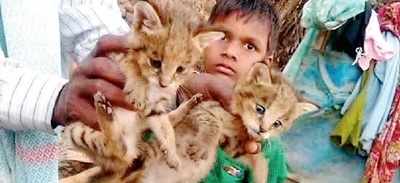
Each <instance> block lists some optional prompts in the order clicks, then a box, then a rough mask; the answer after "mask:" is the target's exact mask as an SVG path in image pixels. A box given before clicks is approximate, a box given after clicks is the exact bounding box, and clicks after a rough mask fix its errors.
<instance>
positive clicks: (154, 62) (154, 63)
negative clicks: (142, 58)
mask: <svg viewBox="0 0 400 183" xmlns="http://www.w3.org/2000/svg"><path fill="white" fill-rule="evenodd" d="M161 64H162V63H161V60H156V59H150V65H151V66H152V67H154V68H156V69H160V68H161Z"/></svg>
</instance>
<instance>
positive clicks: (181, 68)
mask: <svg viewBox="0 0 400 183" xmlns="http://www.w3.org/2000/svg"><path fill="white" fill-rule="evenodd" d="M184 70H185V68H184V67H182V66H179V67H178V68H176V72H177V73H182V72H183V71H184Z"/></svg>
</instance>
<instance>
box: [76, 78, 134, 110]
mask: <svg viewBox="0 0 400 183" xmlns="http://www.w3.org/2000/svg"><path fill="white" fill-rule="evenodd" d="M77 85H78V87H79V88H80V89H79V91H81V95H84V96H86V97H90V98H92V97H93V95H94V94H95V93H96V92H98V91H100V92H101V93H102V94H104V96H105V97H106V98H107V100H109V101H110V102H111V104H113V105H117V106H120V107H124V108H127V109H131V105H130V104H129V103H127V102H126V100H125V94H124V93H123V91H122V90H121V89H120V88H119V87H117V86H115V85H113V84H111V83H108V82H106V81H104V80H101V79H83V80H81V81H80V82H79V83H78V84H77Z"/></svg>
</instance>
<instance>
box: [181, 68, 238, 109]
mask: <svg viewBox="0 0 400 183" xmlns="http://www.w3.org/2000/svg"><path fill="white" fill-rule="evenodd" d="M233 86H234V82H233V81H231V80H228V79H225V78H221V77H218V76H215V75H212V74H208V73H200V74H193V75H192V76H190V78H189V79H187V80H186V82H185V83H184V84H183V85H182V86H181V88H180V89H179V90H180V91H178V98H184V99H185V98H190V97H191V96H193V95H194V94H197V93H201V94H203V96H204V98H205V100H216V101H218V102H220V103H221V105H222V106H223V107H224V108H225V110H228V111H230V107H229V106H230V102H231V98H232V93H233Z"/></svg>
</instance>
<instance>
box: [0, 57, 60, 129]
mask: <svg viewBox="0 0 400 183" xmlns="http://www.w3.org/2000/svg"><path fill="white" fill-rule="evenodd" d="M0 52H1V51H0ZM9 59H10V58H7V59H5V58H4V57H3V58H2V59H0V128H6V129H12V130H29V129H35V130H42V131H48V132H52V128H51V123H50V121H51V117H52V113H53V107H54V105H55V101H56V99H57V96H58V93H59V91H60V90H61V88H62V87H63V85H64V84H65V83H66V82H67V81H66V80H65V79H62V78H60V77H57V76H53V75H49V74H43V73H40V72H36V71H33V70H30V69H26V68H22V67H18V66H17V65H16V64H13V63H15V62H12V61H9Z"/></svg>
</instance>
